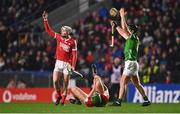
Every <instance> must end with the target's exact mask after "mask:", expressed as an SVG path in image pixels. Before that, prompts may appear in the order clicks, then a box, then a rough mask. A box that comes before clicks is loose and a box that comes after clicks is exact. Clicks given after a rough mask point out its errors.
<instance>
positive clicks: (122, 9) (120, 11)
mask: <svg viewBox="0 0 180 114" xmlns="http://www.w3.org/2000/svg"><path fill="white" fill-rule="evenodd" d="M119 14H120V16H121V17H123V16H125V15H126V14H127V12H125V10H124V8H121V9H120V10H119Z"/></svg>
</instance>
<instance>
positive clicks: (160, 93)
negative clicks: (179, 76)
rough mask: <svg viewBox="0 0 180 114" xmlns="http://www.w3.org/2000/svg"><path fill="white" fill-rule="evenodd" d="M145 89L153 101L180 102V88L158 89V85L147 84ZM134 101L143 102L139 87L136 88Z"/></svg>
mask: <svg viewBox="0 0 180 114" xmlns="http://www.w3.org/2000/svg"><path fill="white" fill-rule="evenodd" d="M144 89H145V93H146V94H147V96H148V98H149V100H150V101H151V102H152V103H179V102H180V90H168V89H167V90H157V88H156V86H146V87H144ZM133 102H143V98H142V96H141V94H140V93H139V92H138V90H137V89H136V90H135V94H134V98H133Z"/></svg>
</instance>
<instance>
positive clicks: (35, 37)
mask: <svg viewBox="0 0 180 114" xmlns="http://www.w3.org/2000/svg"><path fill="white" fill-rule="evenodd" d="M65 3H66V0H61V1H59V0H48V1H45V0H1V3H0V71H3V70H15V71H16V70H20V71H24V70H41V69H44V70H48V69H50V67H49V66H50V65H51V64H49V63H50V62H49V58H50V57H49V56H48V53H47V52H46V50H44V48H45V47H48V45H46V43H45V42H44V40H42V36H41V33H42V28H40V27H38V26H36V25H32V24H30V22H32V21H34V20H35V19H37V18H39V17H41V13H42V12H43V10H48V11H52V10H53V9H55V8H58V7H59V6H61V5H63V4H65ZM37 42H38V43H37ZM47 44H48V43H47ZM42 58H43V59H42ZM34 63H36V64H34ZM43 64H48V65H45V66H44V65H43Z"/></svg>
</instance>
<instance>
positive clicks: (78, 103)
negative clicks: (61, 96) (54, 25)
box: [69, 99, 82, 105]
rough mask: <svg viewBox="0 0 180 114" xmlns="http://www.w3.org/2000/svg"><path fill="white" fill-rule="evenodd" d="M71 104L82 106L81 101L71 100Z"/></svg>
mask: <svg viewBox="0 0 180 114" xmlns="http://www.w3.org/2000/svg"><path fill="white" fill-rule="evenodd" d="M69 102H70V103H71V104H77V105H81V104H82V103H81V101H80V100H76V99H69Z"/></svg>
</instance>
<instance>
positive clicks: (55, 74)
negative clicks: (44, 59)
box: [53, 71, 62, 105]
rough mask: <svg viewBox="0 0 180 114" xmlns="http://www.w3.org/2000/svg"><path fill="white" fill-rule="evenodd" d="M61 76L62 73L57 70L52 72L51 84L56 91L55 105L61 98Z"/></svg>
mask: <svg viewBox="0 0 180 114" xmlns="http://www.w3.org/2000/svg"><path fill="white" fill-rule="evenodd" d="M61 76H62V73H60V72H58V71H54V72H53V86H54V88H55V90H56V93H57V99H56V102H55V105H58V104H59V102H60V100H61V98H62V97H61V90H60V85H59V80H60V77H61Z"/></svg>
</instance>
